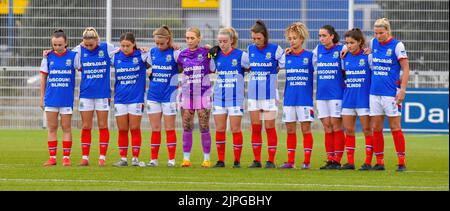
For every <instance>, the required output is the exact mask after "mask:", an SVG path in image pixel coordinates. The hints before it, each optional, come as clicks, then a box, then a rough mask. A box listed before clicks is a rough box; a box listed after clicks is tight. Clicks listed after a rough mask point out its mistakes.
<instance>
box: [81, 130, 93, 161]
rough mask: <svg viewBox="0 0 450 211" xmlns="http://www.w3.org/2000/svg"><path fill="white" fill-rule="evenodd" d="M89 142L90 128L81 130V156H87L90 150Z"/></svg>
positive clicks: (90, 139)
mask: <svg viewBox="0 0 450 211" xmlns="http://www.w3.org/2000/svg"><path fill="white" fill-rule="evenodd" d="M91 142H92V136H91V129H83V130H81V152H82V155H83V156H89V152H90V151H91Z"/></svg>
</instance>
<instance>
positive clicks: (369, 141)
mask: <svg viewBox="0 0 450 211" xmlns="http://www.w3.org/2000/svg"><path fill="white" fill-rule="evenodd" d="M365 139H366V161H365V163H366V164H368V165H372V156H373V136H366V137H365Z"/></svg>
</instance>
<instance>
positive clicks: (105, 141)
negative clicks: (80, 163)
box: [99, 128, 109, 156]
mask: <svg viewBox="0 0 450 211" xmlns="http://www.w3.org/2000/svg"><path fill="white" fill-rule="evenodd" d="M99 136H100V138H99V142H100V156H106V152H107V151H108V145H109V129H108V128H101V129H99Z"/></svg>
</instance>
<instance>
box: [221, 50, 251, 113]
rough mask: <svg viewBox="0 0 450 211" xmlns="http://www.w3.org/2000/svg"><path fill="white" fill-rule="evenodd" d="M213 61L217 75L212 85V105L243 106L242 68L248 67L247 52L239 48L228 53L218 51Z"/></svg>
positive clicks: (243, 82)
mask: <svg viewBox="0 0 450 211" xmlns="http://www.w3.org/2000/svg"><path fill="white" fill-rule="evenodd" d="M214 62H215V67H216V70H217V71H216V72H217V75H218V76H217V79H216V83H215V85H214V106H221V107H243V105H244V98H245V97H244V84H245V81H244V68H249V62H248V54H247V53H245V52H243V51H241V50H239V49H233V50H232V51H231V52H230V53H228V54H224V53H223V52H219V54H218V55H217V57H216V58H215V59H214Z"/></svg>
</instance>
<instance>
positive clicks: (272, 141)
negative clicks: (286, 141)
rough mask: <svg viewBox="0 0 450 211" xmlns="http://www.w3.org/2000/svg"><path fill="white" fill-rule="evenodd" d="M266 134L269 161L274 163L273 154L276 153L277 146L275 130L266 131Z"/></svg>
mask: <svg viewBox="0 0 450 211" xmlns="http://www.w3.org/2000/svg"><path fill="white" fill-rule="evenodd" d="M266 133H267V143H268V148H267V149H268V151H269V161H270V162H272V163H274V162H275V154H276V153H277V145H278V136H277V129H276V128H269V129H266Z"/></svg>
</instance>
